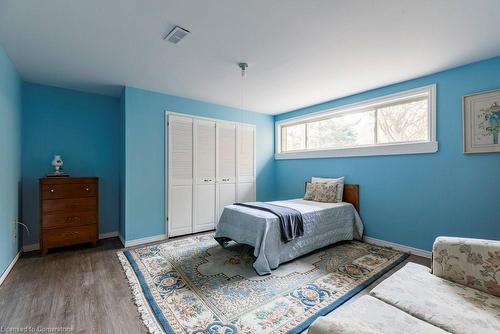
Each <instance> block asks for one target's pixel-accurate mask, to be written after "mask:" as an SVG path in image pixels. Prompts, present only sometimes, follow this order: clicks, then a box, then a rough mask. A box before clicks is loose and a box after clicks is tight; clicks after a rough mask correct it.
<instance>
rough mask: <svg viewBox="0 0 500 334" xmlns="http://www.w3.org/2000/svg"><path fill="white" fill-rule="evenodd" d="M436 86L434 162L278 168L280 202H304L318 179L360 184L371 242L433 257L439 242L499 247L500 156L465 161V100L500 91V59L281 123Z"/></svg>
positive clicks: (413, 159)
mask: <svg viewBox="0 0 500 334" xmlns="http://www.w3.org/2000/svg"><path fill="white" fill-rule="evenodd" d="M433 83H436V84H437V140H438V142H439V151H438V152H437V153H434V154H420V155H399V156H379V157H352V158H331V159H305V160H280V161H276V182H277V184H276V189H277V190H278V193H277V197H278V198H292V197H300V196H302V195H303V187H304V184H303V182H304V181H305V180H306V179H309V178H310V177H312V176H341V175H345V176H346V182H348V183H358V184H360V192H361V195H360V196H361V215H362V218H363V220H364V223H365V227H366V230H365V232H366V234H367V235H368V236H370V237H374V238H379V239H383V240H388V241H392V242H396V243H401V244H404V245H408V246H413V247H417V248H421V249H426V250H430V249H431V246H432V242H433V241H434V238H435V237H436V236H438V235H453V236H464V237H479V238H489V239H500V204H499V203H500V202H499V198H500V197H499V194H500V154H499V153H490V154H474V155H465V154H463V153H462V96H463V95H466V94H470V93H474V92H478V91H484V90H490V89H496V88H500V57H497V58H493V59H490V60H487V61H483V62H478V63H474V64H470V65H466V66H463V67H459V68H455V69H452V70H448V71H445V72H440V73H437V74H434V75H430V76H426V77H422V78H419V79H415V80H411V81H407V82H403V83H399V84H396V85H392V86H387V87H383V88H379V89H376V90H372V91H368V92H365V93H361V94H357V95H353V96H349V97H346V98H342V99H338V100H334V101H331V102H327V103H323V104H320V105H316V106H312V107H308V108H304V109H300V110H297V111H293V112H290V113H286V114H281V115H278V116H276V117H275V120H277V121H278V120H283V119H287V118H290V117H294V116H299V115H304V114H308V113H311V112H315V111H319V110H324V109H328V108H332V107H337V106H341V105H345V104H349V103H353V102H359V101H362V100H365V99H370V98H374V97H378V96H383V95H386V94H390V93H395V92H399V91H403V90H407V89H411V88H416V87H420V86H424V85H428V84H433Z"/></svg>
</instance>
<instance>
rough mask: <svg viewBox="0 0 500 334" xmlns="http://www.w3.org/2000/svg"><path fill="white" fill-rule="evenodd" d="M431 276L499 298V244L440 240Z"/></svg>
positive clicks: (434, 249) (436, 247) (438, 239)
mask: <svg viewBox="0 0 500 334" xmlns="http://www.w3.org/2000/svg"><path fill="white" fill-rule="evenodd" d="M432 273H433V274H434V275H436V276H438V277H441V278H444V279H446V280H449V281H452V282H455V283H458V284H462V285H466V286H468V287H471V288H474V289H478V290H481V291H484V292H486V293H489V294H492V295H495V296H499V297H500V241H496V240H481V239H469V238H453V237H438V238H437V239H436V240H435V241H434V245H433V247H432Z"/></svg>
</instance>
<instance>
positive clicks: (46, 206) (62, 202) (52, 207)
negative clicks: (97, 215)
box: [41, 197, 97, 214]
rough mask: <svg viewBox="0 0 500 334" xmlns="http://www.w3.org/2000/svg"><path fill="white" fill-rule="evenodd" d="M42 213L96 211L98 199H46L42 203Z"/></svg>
mask: <svg viewBox="0 0 500 334" xmlns="http://www.w3.org/2000/svg"><path fill="white" fill-rule="evenodd" d="M41 205H42V212H43V213H44V214H46V213H51V212H53V213H56V212H73V211H74V212H81V211H96V209H97V197H84V198H67V199H66V198H65V199H46V200H43V201H42V204H41Z"/></svg>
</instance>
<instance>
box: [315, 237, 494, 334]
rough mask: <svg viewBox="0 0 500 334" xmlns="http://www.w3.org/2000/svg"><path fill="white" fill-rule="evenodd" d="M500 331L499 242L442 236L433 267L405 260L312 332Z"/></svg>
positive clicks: (317, 323) (436, 244)
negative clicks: (382, 279)
mask: <svg viewBox="0 0 500 334" xmlns="http://www.w3.org/2000/svg"><path fill="white" fill-rule="evenodd" d="M324 333H332V334H335V333H342V334H351V333H352V334H354V333H356V334H368V333H370V334H372V333H384V334H388V333H405V334H407V333H417V334H418V333H422V334H424V333H457V334H490V333H491V334H494V333H495V334H498V333H500V241H492V240H479V239H464V238H450V237H439V238H437V239H436V241H435V242H434V246H433V249H432V268H431V270H429V268H427V267H425V266H421V265H418V264H415V263H407V264H406V265H405V266H404V267H403V268H401V269H400V270H398V271H397V272H395V273H394V274H393V275H392V276H390V277H389V278H387V279H386V280H384V281H383V282H382V283H380V284H379V285H378V286H376V287H375V288H374V289H373V290H372V291H371V292H370V295H369V296H363V297H361V298H359V299H357V300H356V301H354V302H352V303H350V304H348V305H345V306H343V307H341V308H339V309H338V310H337V311H336V312H335V313H334V314H332V315H331V316H327V317H320V318H318V319H317V320H316V321H315V322H314V323H313V324H312V325H311V327H310V328H309V334H324Z"/></svg>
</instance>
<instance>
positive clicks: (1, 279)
mask: <svg viewBox="0 0 500 334" xmlns="http://www.w3.org/2000/svg"><path fill="white" fill-rule="evenodd" d="M20 255H21V251H19V252H17V254H16V256H14V258H13V259H12V261H11V262H10V264H9V266H8V267H7V268H6V269H5V271H4V272H3V274H2V276H0V285H2V283H3V281H5V279H6V278H7V275H9V273H10V271H11V270H12V267H14V265H15V264H16V262H17V260H18V259H19V256H20Z"/></svg>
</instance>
